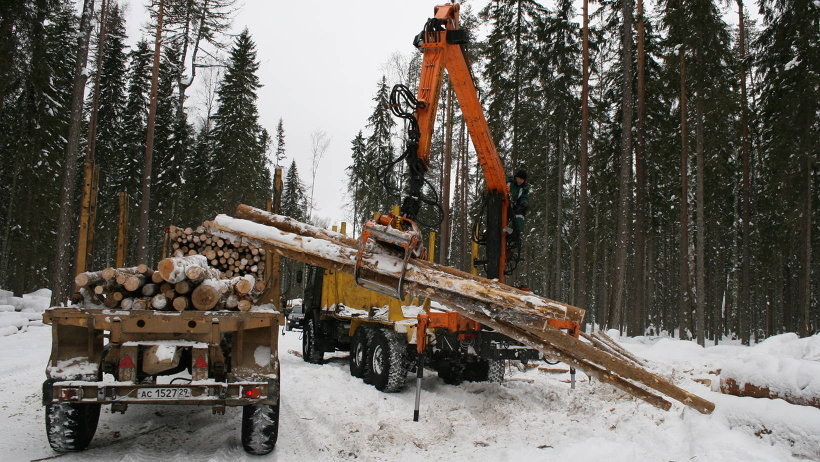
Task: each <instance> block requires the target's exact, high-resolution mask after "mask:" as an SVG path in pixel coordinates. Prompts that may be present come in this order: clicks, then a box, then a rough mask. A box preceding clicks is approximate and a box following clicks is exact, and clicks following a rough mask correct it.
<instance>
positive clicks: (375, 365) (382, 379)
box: [367, 329, 407, 393]
mask: <svg viewBox="0 0 820 462" xmlns="http://www.w3.org/2000/svg"><path fill="white" fill-rule="evenodd" d="M367 358H368V361H367V366H368V367H367V378H368V382H369V383H372V384H373V385H374V386H375V387H376V389H377V390H380V391H383V392H386V393H393V392H397V391H399V390H401V389H402V387H403V386H404V381H405V379H406V378H407V341H406V340H405V339H404V337H402V336H399V335H397V334H395V333H393V332H390V331H388V330H386V329H379V330H378V331H377V332H375V333H374V334H373V342H372V343H371V348H370V351H368V355H367Z"/></svg>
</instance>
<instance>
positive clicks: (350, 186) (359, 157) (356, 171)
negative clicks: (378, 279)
mask: <svg viewBox="0 0 820 462" xmlns="http://www.w3.org/2000/svg"><path fill="white" fill-rule="evenodd" d="M350 144H351V158H352V161H353V162H352V163H351V164H350V165H349V166H348V167H347V169H346V170H347V191H348V194H349V201H350V202H348V204H349V207H350V208H351V209H352V212H353V234H354V235H355V234H356V230H357V229H358V226H359V223H363V222H364V219H365V216H364V213H363V204H364V202H365V200H366V195H367V186H366V183H365V181H367V169H368V167H369V166H368V165H367V146H366V144H365V138H364V135H362V131H361V130H359V133H358V134H357V135H356V137H355V138H353V140H352V141H351V142H350Z"/></svg>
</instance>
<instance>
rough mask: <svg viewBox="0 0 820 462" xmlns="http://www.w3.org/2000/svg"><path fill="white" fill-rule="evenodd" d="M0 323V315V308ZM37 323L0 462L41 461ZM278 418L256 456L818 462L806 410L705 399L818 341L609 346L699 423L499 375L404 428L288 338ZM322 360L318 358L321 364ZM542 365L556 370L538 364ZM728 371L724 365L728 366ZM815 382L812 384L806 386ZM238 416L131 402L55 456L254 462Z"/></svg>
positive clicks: (41, 337) (389, 407)
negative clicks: (722, 373) (645, 365)
mask: <svg viewBox="0 0 820 462" xmlns="http://www.w3.org/2000/svg"><path fill="white" fill-rule="evenodd" d="M0 313H1V312H0ZM50 334H51V331H50V329H49V327H48V326H42V324H41V323H39V322H34V323H30V324H27V325H26V326H25V330H24V331H20V330H18V334H16V335H8V336H0V390H2V391H0V435H2V437H0V448H2V454H0V460H3V461H18V460H34V459H41V458H50V457H53V456H55V453H53V452H52V451H51V449H50V448H49V446H48V442H47V441H46V435H45V431H44V423H43V419H44V417H43V407H42V405H41V392H40V386H41V383H42V381H43V380H44V379H45V373H44V371H45V367H46V362H47V360H48V355H49V351H50V342H51V336H50ZM280 340H281V342H280V347H279V353H280V357H281V361H282V368H281V371H282V409H281V417H280V427H279V442H278V444H277V446H276V449H275V450H274V452H273V453H271V454H270V455H269V456H266V459H269V460H282V461H292V460H298V461H301V460H305V461H314V460H352V459H358V460H373V461H404V460H407V461H411V460H431V459H440V460H447V461H450V460H457V461H475V460H477V459H481V460H482V461H518V462H524V461H536V460H538V461H540V460H543V461H551V460H556V461H561V460H568V461H572V462H577V461H630V462H631V461H663V462H666V461H678V462H684V461H716V462H721V461H744V462H746V461H788V460H820V409H816V408H812V407H805V406H795V405H792V404H788V403H786V402H785V401H782V400H766V399H755V398H738V397H734V396H727V395H721V394H719V393H715V392H713V391H711V390H710V388H709V387H708V386H706V385H703V384H701V383H698V382H695V381H694V380H693V379H694V378H711V379H712V381H713V382H715V380H716V378H717V376H716V375H715V372H716V371H717V370H718V369H720V368H721V367H723V365H724V364H729V363H732V364H737V362H741V363H742V362H749V363H750V364H751V363H752V361H751V359H753V358H754V357H755V356H756V355H757V354H765V355H774V356H780V357H791V358H794V357H795V356H798V357H799V359H803V360H813V361H817V360H818V359H820V336H815V337H813V338H810V339H802V340H801V339H797V338H796V336H793V335H789V334H786V335H785V336H778V337H775V338H773V339H770V340H769V341H767V342H763V343H762V344H760V345H758V346H755V347H751V348H749V347H742V346H733V345H721V346H715V347H709V348H705V349H704V348H701V347H699V346H697V345H696V344H694V343H692V342H684V341H678V340H673V339H668V338H621V339H619V341H620V342H621V343H622V344H623V345H624V346H625V347H626V348H627V349H629V350H630V351H632V352H633V353H635V354H636V355H639V356H642V357H644V358H647V359H649V360H651V361H652V363H653V368H654V369H655V370H656V371H658V372H660V373H663V374H665V375H667V376H670V377H673V378H674V380H675V381H676V382H677V383H679V384H680V385H682V386H683V387H684V388H686V389H687V390H690V391H692V392H694V393H697V394H699V395H701V396H704V397H706V398H707V399H710V400H712V401H714V402H715V403H716V405H717V408H716V410H715V412H714V413H713V414H712V415H708V416H707V415H701V414H699V413H697V412H695V411H693V410H691V409H688V408H685V407H684V406H682V405H680V404H678V403H675V404H674V406H673V408H672V410H671V411H669V412H665V411H661V410H658V409H655V408H654V407H652V406H650V405H648V404H646V403H644V402H641V401H637V400H635V399H633V398H632V397H631V396H628V395H625V394H624V393H622V392H619V391H617V390H615V389H614V388H612V387H610V386H608V385H605V384H601V383H599V382H597V381H593V382H591V383H590V382H589V381H588V380H587V378H586V376H585V375H584V374H582V373H579V374H578V379H579V383H578V384H577V385H578V386H577V388H576V389H575V390H571V389H570V386H569V384H568V383H567V382H568V379H569V374H567V373H558V374H555V373H547V372H544V371H540V370H538V368H532V369H529V370H526V371H521V370H518V369H515V368H513V369H512V370H510V371H508V380H507V381H506V382H505V383H503V384H485V383H464V384H462V385H459V386H451V385H446V384H444V382H443V381H442V380H441V379H439V378H438V377H436V375H435V373H432V372H431V373H429V374H426V375H425V378H424V382H423V394H422V405H421V420H420V422H418V423H414V422H413V421H412V415H413V400H414V389H413V381H412V380H410V379H408V383H407V387H406V389H405V390H404V391H403V392H401V393H395V394H384V393H381V392H379V391H377V390H376V389H375V388H373V387H372V386H370V385H366V384H364V383H363V382H362V381H361V380H360V379H356V378H353V377H351V376H350V374H349V372H348V365H347V355H346V354H344V353H336V354H334V355H332V357H330V358H329V359H328V360H327V362H326V364H323V365H313V364H308V363H305V362H304V361H302V359H301V358H300V357H298V356H297V355H296V354H294V353H292V352H295V351H300V350H301V340H300V334H299V333H298V332H287V333H286V334H285V335H284V336H281V337H280ZM328 356H330V355H328ZM550 367H556V368H558V367H561V366H560V365H559V366H550ZM735 367H736V366H735ZM814 379H815V380H817V378H814ZM239 423H240V411H239V410H238V409H235V408H229V409H228V412H227V413H226V415H224V416H217V415H212V414H211V410H210V408H192V407H181V406H149V405H145V406H135V405H132V406H131V407H130V408H129V410H128V411H127V412H126V413H125V414H124V415H122V414H116V415H112V414H111V413H110V411H109V410H108V409H105V408H104V411H103V414H102V415H101V417H100V424H99V428H98V430H97V434H96V436H95V437H94V440H93V441H92V443H91V446H90V448H89V449H88V450H86V451H85V452H83V453H80V454H69V455H64V456H61V457H59V458H60V459H63V460H104V461H111V460H128V461H136V460H170V461H177V460H178V461H188V460H202V461H205V460H208V461H238V460H257V459H259V458H258V457H253V456H248V455H246V454H245V453H244V451H243V450H242V446H241V444H240V441H239Z"/></svg>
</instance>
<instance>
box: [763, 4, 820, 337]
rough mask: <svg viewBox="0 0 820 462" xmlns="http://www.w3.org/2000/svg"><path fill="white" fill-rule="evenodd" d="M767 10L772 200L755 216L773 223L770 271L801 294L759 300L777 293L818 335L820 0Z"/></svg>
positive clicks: (797, 326) (767, 166)
mask: <svg viewBox="0 0 820 462" xmlns="http://www.w3.org/2000/svg"><path fill="white" fill-rule="evenodd" d="M760 12H761V14H762V16H763V21H764V24H763V25H764V28H763V30H762V32H761V34H760V37H759V38H758V40H757V41H756V42H755V44H754V45H755V48H756V52H755V61H756V64H757V65H758V66H759V72H760V74H761V75H762V81H761V86H760V88H759V93H760V114H759V117H760V124H761V126H762V127H763V130H762V132H761V134H760V141H761V146H760V150H761V153H760V164H761V165H760V168H759V171H760V175H761V178H760V184H761V185H762V188H761V189H762V190H761V191H760V192H759V194H760V198H761V200H764V199H765V200H766V201H767V203H766V205H765V206H764V207H760V208H759V209H758V210H755V211H754V212H753V216H754V215H759V216H760V218H759V219H758V218H753V219H752V222H753V223H754V222H761V223H763V224H765V227H764V228H763V229H762V230H761V231H762V233H763V236H761V239H760V247H759V248H758V249H757V251H756V252H755V253H756V254H757V255H759V256H760V257H761V258H763V263H765V266H764V267H765V268H771V270H770V271H768V272H770V273H774V274H777V275H778V281H776V282H775V284H776V285H778V286H780V289H779V290H780V291H781V292H782V291H783V288H784V286H785V292H786V293H792V294H794V295H793V296H791V297H784V296H777V295H775V294H765V295H764V294H761V295H762V296H761V297H759V302H758V306H759V305H762V304H764V303H766V304H768V300H774V302H775V304H776V306H775V308H777V309H778V311H780V312H782V323H783V324H785V326H786V329H788V330H795V331H799V332H800V333H801V334H802V335H810V334H811V333H812V332H814V331H816V329H817V323H818V316H820V315H819V314H818V310H817V309H816V299H817V293H818V288H817V286H818V284H817V276H816V273H817V270H816V268H817V265H816V263H814V262H815V261H816V258H815V257H814V256H813V255H812V253H813V249H817V248H818V242H820V240H818V238H819V237H820V236H818V234H820V233H818V232H817V225H816V220H817V218H816V217H817V215H818V208H820V205H818V203H820V201H818V198H817V195H818V194H817V191H818V188H816V186H815V184H816V182H817V172H818V167H817V146H818V145H820V123H818V117H817V114H818V110H819V109H818V100H820V99H819V97H820V95H819V93H820V90H818V89H820V75H818V72H817V66H818V62H820V58H818V49H820V36H819V35H820V34H818V33H817V27H818V24H820V5H818V4H817V2H815V1H813V0H789V1H786V0H765V1H762V2H761V8H760ZM770 200H771V202H769V201H770ZM785 236H789V238H784V237H785ZM778 256H780V258H777V257H778ZM813 268H814V272H815V275H814V277H812V269H813ZM755 279H756V277H754V276H753V277H752V280H755ZM812 286H814V287H812ZM766 295H768V297H767V296H766ZM812 299H814V300H815V306H814V307H812ZM812 308H814V309H812Z"/></svg>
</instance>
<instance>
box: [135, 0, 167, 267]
mask: <svg viewBox="0 0 820 462" xmlns="http://www.w3.org/2000/svg"><path fill="white" fill-rule="evenodd" d="M164 14H165V0H159V14H158V15H157V29H156V34H155V36H154V64H153V66H152V69H151V96H150V101H149V104H148V126H147V127H146V138H145V163H144V165H143V170H142V184H141V185H140V190H141V197H140V224H139V235H138V236H137V261H138V262H139V263H150V262H149V255H148V238H149V233H150V227H149V226H150V225H149V217H148V209H149V207H150V204H151V171H152V164H153V159H154V128H155V125H156V119H157V86H158V82H159V63H160V52H161V51H162V20H163V16H164Z"/></svg>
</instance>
